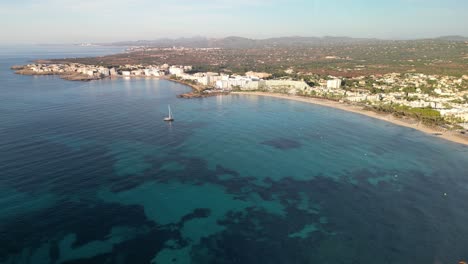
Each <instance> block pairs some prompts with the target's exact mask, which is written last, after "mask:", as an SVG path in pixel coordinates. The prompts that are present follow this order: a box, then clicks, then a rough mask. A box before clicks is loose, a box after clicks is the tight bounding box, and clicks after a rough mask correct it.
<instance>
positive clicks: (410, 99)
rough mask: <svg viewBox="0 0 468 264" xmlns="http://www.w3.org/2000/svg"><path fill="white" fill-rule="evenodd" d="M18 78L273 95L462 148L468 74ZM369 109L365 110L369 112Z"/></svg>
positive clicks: (182, 69)
mask: <svg viewBox="0 0 468 264" xmlns="http://www.w3.org/2000/svg"><path fill="white" fill-rule="evenodd" d="M12 69H13V70H15V71H16V73H18V74H26V75H60V76H61V77H62V78H64V79H67V80H82V81H89V80H98V79H103V78H135V77H136V78H165V79H168V80H171V81H176V82H180V83H182V84H185V85H189V86H190V87H192V88H193V92H192V93H188V94H183V95H181V97H183V98H193V97H206V96H213V95H220V94H223V95H224V94H228V93H231V92H234V93H236V94H251V95H257V96H265V95H269V96H275V97H281V98H285V99H294V100H300V101H304V102H310V103H315V104H320V105H326V106H330V107H334V108H339V109H342V110H346V111H352V112H357V113H360V114H365V115H368V116H371V117H374V118H378V119H381V120H385V121H388V122H392V123H395V124H397V125H402V126H407V127H412V128H414V129H417V130H420V131H423V132H426V133H429V134H433V135H437V136H439V137H442V138H445V139H448V140H451V141H454V142H458V143H462V144H467V145H468V136H467V135H466V134H467V133H468V131H467V130H468V89H465V88H466V87H464V86H465V85H467V84H468V76H467V75H464V76H462V77H460V78H457V77H453V76H442V75H426V74H419V73H390V74H383V75H370V76H359V77H353V78H342V77H339V76H323V77H320V76H315V77H314V78H313V79H312V81H311V78H308V81H307V82H306V81H304V80H298V79H291V78H276V79H274V78H272V75H271V74H269V73H265V72H252V71H250V72H246V73H245V74H244V75H242V76H241V75H232V74H225V73H216V72H193V71H192V66H187V65H168V64H163V65H121V66H115V67H105V66H98V65H85V64H78V63H67V64H42V63H34V64H28V65H24V66H13V67H12ZM369 110H371V111H369Z"/></svg>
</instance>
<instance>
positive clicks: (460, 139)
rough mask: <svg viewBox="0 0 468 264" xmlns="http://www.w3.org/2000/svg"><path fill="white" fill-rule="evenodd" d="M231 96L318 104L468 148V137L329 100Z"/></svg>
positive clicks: (247, 93)
mask: <svg viewBox="0 0 468 264" xmlns="http://www.w3.org/2000/svg"><path fill="white" fill-rule="evenodd" d="M231 94H233V95H236V94H237V95H253V96H267V97H274V98H280V99H286V100H293V101H299V102H305V103H310V104H316V105H320V106H325V107H331V108H335V109H340V110H343V111H347V112H352V113H356V114H361V115H365V116H368V117H372V118H375V119H379V120H382V121H386V122H389V123H392V124H395V125H398V126H403V127H408V128H412V129H415V130H418V131H421V132H423V133H425V134H428V135H430V136H433V137H436V138H441V139H445V140H448V141H451V142H455V143H459V144H462V145H465V146H468V136H463V135H461V134H459V133H458V134H457V133H456V132H453V131H440V130H437V129H436V128H433V127H428V126H425V125H423V124H420V123H419V122H418V123H415V124H411V123H408V122H405V120H404V119H402V118H398V117H395V116H393V115H391V114H379V113H376V112H373V111H369V110H364V109H362V107H360V106H357V105H350V104H346V103H340V102H335V101H331V100H327V99H318V98H310V97H303V96H297V95H285V94H277V93H268V92H231Z"/></svg>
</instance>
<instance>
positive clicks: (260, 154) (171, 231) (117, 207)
mask: <svg viewBox="0 0 468 264" xmlns="http://www.w3.org/2000/svg"><path fill="white" fill-rule="evenodd" d="M47 50H48V49H47V48H44V47H42V48H37V50H33V51H32V52H30V49H26V48H25V49H24V50H18V49H10V51H15V52H4V53H0V67H1V68H0V78H1V83H2V85H1V87H0V92H1V96H0V113H1V115H0V124H1V125H0V263H150V262H153V263H456V262H457V261H459V260H462V259H467V258H468V247H467V245H468V227H467V225H466V222H468V210H465V209H466V205H465V204H466V201H467V200H468V173H467V171H468V154H467V153H468V148H467V147H464V146H461V145H457V144H454V143H450V142H446V141H443V140H441V139H437V138H435V137H431V136H427V135H424V134H422V133H420V132H418V131H415V130H411V129H408V128H403V127H398V126H395V125H392V124H388V123H385V122H382V121H379V120H374V119H371V118H368V117H365V116H360V115H356V114H353V113H347V112H343V111H340V110H336V109H331V108H325V107H321V106H315V105H310V104H305V103H301V102H293V101H286V100H281V99H274V98H265V97H255V96H240V95H233V96H220V97H211V98H204V99H195V100H185V99H177V98H176V95H177V94H179V93H182V92H185V91H187V90H188V88H187V87H185V86H182V85H179V84H176V83H172V82H167V81H162V80H160V81H159V80H147V79H136V80H121V79H120V80H112V81H111V80H102V81H94V82H86V83H83V82H68V81H63V80H60V79H58V78H56V77H47V76H46V77H31V76H18V75H14V74H13V73H12V72H11V71H10V70H9V69H8V68H9V66H11V65H13V64H20V63H24V61H27V60H30V59H33V58H37V57H44V56H45V57H48V56H52V57H54V56H55V57H60V56H70V54H73V52H74V51H75V52H77V51H76V48H72V49H68V48H63V47H62V48H60V49H57V50H56V51H54V52H53V53H47V52H46V51H47ZM25 51H28V52H27V53H25ZM61 52H62V53H61ZM105 52H111V51H107V50H85V51H79V52H78V53H77V54H78V55H81V56H82V55H87V54H89V55H97V54H102V53H105ZM31 53H32V54H31ZM168 104H170V105H171V108H172V110H173V112H174V115H175V119H176V121H175V122H174V123H172V124H168V123H164V122H163V121H162V118H163V117H164V116H165V115H166V111H167V105H168Z"/></svg>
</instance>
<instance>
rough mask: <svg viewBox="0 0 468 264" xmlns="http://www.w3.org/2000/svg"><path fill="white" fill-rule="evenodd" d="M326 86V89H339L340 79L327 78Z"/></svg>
mask: <svg viewBox="0 0 468 264" xmlns="http://www.w3.org/2000/svg"><path fill="white" fill-rule="evenodd" d="M327 88H328V89H340V88H341V80H340V79H334V80H328V81H327Z"/></svg>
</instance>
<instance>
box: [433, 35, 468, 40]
mask: <svg viewBox="0 0 468 264" xmlns="http://www.w3.org/2000/svg"><path fill="white" fill-rule="evenodd" d="M437 39H439V40H447V41H468V37H463V36H442V37H438V38H437Z"/></svg>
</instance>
